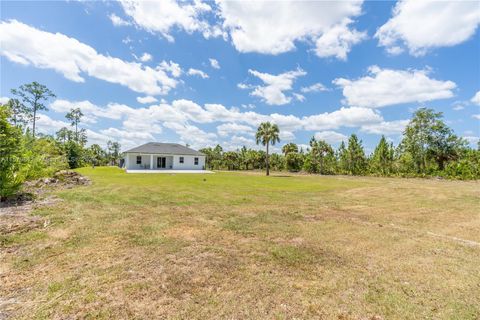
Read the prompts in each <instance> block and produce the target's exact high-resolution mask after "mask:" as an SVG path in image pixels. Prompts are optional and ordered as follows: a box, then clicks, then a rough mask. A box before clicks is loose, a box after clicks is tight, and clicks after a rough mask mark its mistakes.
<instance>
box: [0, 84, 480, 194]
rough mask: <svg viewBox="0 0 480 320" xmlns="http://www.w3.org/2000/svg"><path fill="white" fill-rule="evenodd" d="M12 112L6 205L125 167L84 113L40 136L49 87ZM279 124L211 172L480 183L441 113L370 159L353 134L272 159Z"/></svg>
mask: <svg viewBox="0 0 480 320" xmlns="http://www.w3.org/2000/svg"><path fill="white" fill-rule="evenodd" d="M11 92H12V95H13V96H14V98H12V99H10V100H9V101H8V102H7V103H6V104H4V105H0V201H3V200H5V199H6V198H7V197H9V196H11V195H13V194H15V192H17V191H18V190H19V188H20V187H21V185H22V183H23V182H24V181H26V180H29V179H36V178H40V177H44V176H49V175H52V174H53V173H54V172H56V171H58V170H62V169H67V168H71V169H73V168H78V167H82V166H101V165H118V164H119V162H120V159H121V157H122V154H121V152H120V144H119V143H118V142H115V141H108V143H107V148H106V149H103V148H102V147H100V146H99V145H98V144H92V145H90V146H89V147H87V146H86V144H87V141H88V139H87V133H86V130H85V129H84V128H81V122H82V118H83V116H84V115H83V113H82V111H81V110H80V109H79V108H73V109H71V110H70V112H68V113H67V114H66V115H65V118H66V119H67V120H68V121H69V122H70V126H69V127H63V128H61V129H60V130H58V131H57V132H56V133H55V135H44V134H38V133H37V131H36V125H37V120H38V115H37V113H38V112H39V111H47V107H46V103H47V102H48V100H49V99H52V98H55V94H54V93H53V92H52V91H51V90H49V89H48V88H47V87H46V86H44V85H42V84H39V83H37V82H32V83H29V84H25V85H22V86H20V87H19V88H18V89H13V90H12V91H11ZM279 135H280V130H279V128H278V126H277V125H276V124H272V123H269V122H265V123H261V124H260V126H259V127H258V129H257V132H256V135H255V140H256V143H257V144H262V145H263V146H265V151H263V150H254V149H250V148H246V147H245V146H244V147H242V148H241V149H239V150H236V151H224V150H223V148H222V147H221V146H220V145H217V146H215V147H208V148H204V149H201V150H200V151H201V152H203V153H204V154H206V156H207V163H206V164H207V168H209V169H213V170H266V174H267V175H268V174H269V172H270V169H272V170H275V171H284V170H285V171H290V172H306V173H313V174H324V175H335V174H345V175H375V176H404V177H428V176H439V177H445V178H454V179H479V178H480V143H479V145H478V146H477V148H476V149H473V148H470V147H469V145H468V143H467V141H465V139H463V138H460V137H458V136H456V135H455V133H454V132H453V130H452V129H451V128H449V127H448V126H447V125H446V124H445V122H444V121H443V116H442V113H441V112H435V111H434V110H432V109H428V108H421V109H419V110H417V111H416V112H415V113H414V115H413V117H412V119H411V120H410V122H409V124H408V125H407V126H406V128H405V130H404V132H403V137H402V140H401V142H400V144H399V145H398V146H394V145H393V144H392V143H391V142H388V141H387V139H386V138H385V137H384V136H382V137H381V139H380V141H379V142H378V145H377V146H376V148H375V150H374V152H373V153H372V154H370V155H367V154H366V152H365V149H364V147H363V143H362V140H360V139H359V138H358V137H357V135H355V134H352V135H351V136H350V138H349V139H348V141H347V142H346V143H345V142H342V143H341V144H340V146H339V147H338V148H337V149H334V148H333V147H332V146H331V145H330V144H328V143H327V142H326V141H324V140H317V139H315V137H313V138H312V139H311V140H310V142H309V145H308V147H307V148H305V149H302V148H299V147H298V145H296V144H295V143H287V144H285V145H283V147H282V148H281V151H282V153H273V154H271V153H270V150H269V148H270V146H273V145H275V144H277V143H279V142H280V138H279Z"/></svg>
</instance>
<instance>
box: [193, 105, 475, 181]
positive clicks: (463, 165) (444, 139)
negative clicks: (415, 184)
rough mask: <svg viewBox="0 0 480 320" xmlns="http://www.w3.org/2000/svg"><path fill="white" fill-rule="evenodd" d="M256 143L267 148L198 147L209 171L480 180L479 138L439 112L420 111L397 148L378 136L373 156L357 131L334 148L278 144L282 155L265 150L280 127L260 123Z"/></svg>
mask: <svg viewBox="0 0 480 320" xmlns="http://www.w3.org/2000/svg"><path fill="white" fill-rule="evenodd" d="M256 142H257V144H262V145H264V146H265V147H266V151H262V150H254V149H249V148H246V147H245V146H244V147H243V148H241V149H239V150H236V151H223V148H222V147H221V146H220V145H217V146H216V147H213V148H212V147H209V148H204V149H201V150H200V151H201V152H203V153H204V154H206V156H207V167H208V168H209V169H212V170H222V169H224V170H252V169H257V170H264V169H265V170H266V174H267V175H268V174H269V169H270V168H271V169H273V170H275V171H284V170H286V171H290V172H307V173H316V174H324V175H335V174H344V175H374V176H402V177H429V176H436V177H444V178H454V179H465V180H466V179H479V178H480V142H479V143H478V146H477V149H472V148H470V147H469V145H468V143H467V141H466V140H465V139H463V138H461V137H458V136H456V135H455V133H454V132H453V130H452V129H451V128H449V127H448V126H447V125H446V124H445V122H444V121H443V115H442V113H441V112H435V111H434V110H432V109H428V108H420V109H418V110H417V111H416V112H415V113H414V115H413V117H412V119H411V120H410V122H409V123H408V125H407V126H406V128H405V130H404V132H403V137H402V140H401V142H400V144H399V145H398V146H394V145H393V143H391V142H388V141H387V139H386V138H385V136H382V137H381V139H380V141H379V142H378V144H377V146H376V147H375V150H374V151H373V153H372V154H370V155H367V154H366V152H365V149H364V146H363V143H362V140H360V139H359V138H358V137H357V135H356V134H352V135H351V136H350V137H349V139H348V141H347V142H346V143H345V142H343V141H342V142H341V144H340V146H339V147H338V149H334V148H333V147H332V146H331V145H330V144H328V143H327V142H326V141H324V140H317V139H315V137H313V138H312V139H311V140H310V143H309V146H308V148H306V149H305V150H304V149H302V148H299V147H298V145H296V144H295V143H288V144H285V145H284V146H283V147H282V149H281V150H282V153H281V154H279V153H273V154H269V145H274V144H276V143H278V142H280V138H279V129H278V126H277V125H275V124H271V123H268V122H267V123H262V124H260V126H259V128H258V130H257V133H256Z"/></svg>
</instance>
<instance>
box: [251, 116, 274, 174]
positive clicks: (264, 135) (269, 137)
mask: <svg viewBox="0 0 480 320" xmlns="http://www.w3.org/2000/svg"><path fill="white" fill-rule="evenodd" d="M279 133H280V130H279V129H278V126H277V125H276V124H271V123H270V122H262V123H260V126H259V127H258V129H257V134H256V135H255V139H256V142H257V144H260V143H262V145H264V146H266V147H267V157H266V161H265V163H266V165H267V176H268V175H270V168H269V163H268V146H269V145H270V144H271V145H272V146H273V145H275V143H276V142H280V137H279V136H278V135H279Z"/></svg>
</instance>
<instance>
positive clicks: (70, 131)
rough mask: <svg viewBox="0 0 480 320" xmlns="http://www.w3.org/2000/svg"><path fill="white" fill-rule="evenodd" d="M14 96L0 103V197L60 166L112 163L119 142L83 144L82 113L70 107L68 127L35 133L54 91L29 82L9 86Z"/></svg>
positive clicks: (54, 170) (74, 166)
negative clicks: (42, 112) (45, 132)
mask: <svg viewBox="0 0 480 320" xmlns="http://www.w3.org/2000/svg"><path fill="white" fill-rule="evenodd" d="M11 93H12V95H13V96H14V98H12V99H10V100H9V101H8V102H7V103H6V104H4V105H0V201H3V200H5V199H7V198H8V197H9V196H12V195H14V194H15V193H16V192H17V191H18V190H19V189H20V187H21V186H22V184H23V182H25V181H26V180H31V179H37V178H41V177H46V176H51V175H52V174H53V173H55V172H56V171H59V170H62V169H68V168H70V169H74V168H78V167H82V166H89V165H91V166H99V165H107V164H111V165H116V164H118V163H119V160H120V158H121V153H120V144H119V143H118V142H114V141H109V142H108V144H107V148H106V149H103V148H102V147H100V146H99V145H98V144H92V145H91V146H89V147H87V146H86V144H87V134H86V130H85V129H83V128H80V125H81V120H82V117H83V113H82V111H81V110H80V109H79V108H73V109H71V110H70V112H68V113H67V114H66V115H65V118H66V119H67V120H68V121H69V122H70V127H63V128H61V129H60V130H59V131H57V132H56V134H55V135H44V134H38V132H37V130H36V129H37V120H38V115H37V113H38V112H39V111H47V110H48V109H47V106H46V103H47V102H48V101H49V100H50V99H52V98H55V94H54V93H53V92H52V91H51V90H50V89H48V88H47V87H46V86H44V85H42V84H40V83H38V82H32V83H29V84H25V85H22V86H20V87H19V88H18V89H12V90H11Z"/></svg>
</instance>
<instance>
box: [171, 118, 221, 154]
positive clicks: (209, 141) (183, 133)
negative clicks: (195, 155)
mask: <svg viewBox="0 0 480 320" xmlns="http://www.w3.org/2000/svg"><path fill="white" fill-rule="evenodd" d="M163 125H164V126H165V127H166V128H169V129H171V130H173V131H175V133H177V134H178V135H179V136H180V140H181V142H182V143H184V144H186V143H188V144H189V145H191V146H192V147H194V148H199V147H202V146H207V145H214V144H216V143H217V140H216V138H217V135H216V134H215V133H211V132H205V131H203V130H202V129H200V128H198V127H196V126H194V125H191V124H181V123H177V122H165V123H164V124H163Z"/></svg>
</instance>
